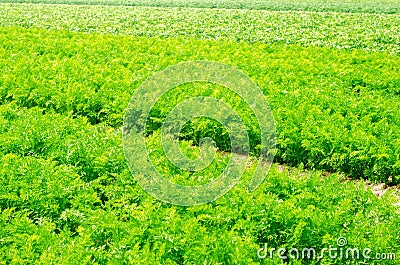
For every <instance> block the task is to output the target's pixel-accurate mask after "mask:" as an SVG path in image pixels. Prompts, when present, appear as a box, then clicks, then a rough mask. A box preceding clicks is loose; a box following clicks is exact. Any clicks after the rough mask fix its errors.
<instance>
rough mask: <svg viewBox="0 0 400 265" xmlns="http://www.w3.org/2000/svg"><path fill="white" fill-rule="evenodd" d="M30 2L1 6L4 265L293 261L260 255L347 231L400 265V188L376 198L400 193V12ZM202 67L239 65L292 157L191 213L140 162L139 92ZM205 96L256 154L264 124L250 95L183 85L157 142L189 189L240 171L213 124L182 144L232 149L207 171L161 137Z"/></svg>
mask: <svg viewBox="0 0 400 265" xmlns="http://www.w3.org/2000/svg"><path fill="white" fill-rule="evenodd" d="M24 2H25V1H24ZM30 2H35V3H20V4H19V3H15V1H14V3H2V4H0V164H1V167H0V264H246V265H247V264H276V265H278V264H282V260H281V259H280V258H278V257H277V256H275V257H274V258H273V259H270V258H266V259H260V258H259V257H258V256H257V250H258V249H259V248H260V247H263V246H264V245H265V243H267V244H268V246H269V247H270V248H276V249H278V248H287V249H290V248H292V247H296V248H300V249H302V248H309V247H315V248H317V249H318V250H321V249H323V248H328V249H329V248H332V247H333V248H334V247H336V246H337V245H338V244H337V240H338V238H340V237H345V238H346V240H347V244H346V247H351V248H355V247H357V248H359V249H361V250H362V249H364V248H370V249H371V250H372V254H371V256H373V255H374V254H376V253H395V254H396V255H397V259H396V260H392V259H387V260H380V261H379V264H400V243H399V242H400V231H399V229H398V228H399V227H400V214H399V208H398V206H397V207H396V206H393V205H394V204H395V203H398V199H396V197H395V196H394V194H395V192H393V193H392V192H387V193H386V194H385V195H384V196H382V197H380V198H377V197H376V196H375V195H373V194H372V192H371V191H370V190H368V189H366V188H365V187H364V179H368V180H369V181H376V182H385V183H387V184H388V185H392V186H394V185H399V184H400V113H399V110H400V14H399V7H398V5H399V1H379V2H377V1H348V2H345V3H338V2H332V1H317V0H316V1H308V2H302V1H297V0H296V1H290V2H289V1H278V2H277V1H274V2H270V1H230V0H229V1H228V0H226V1H209V0H204V1H200V0H192V1H187V2H186V1H183V0H179V1H178V0H177V1H118V0H115V1H107V2H105V1H100V0H99V1H97V0H87V1H84V2H83V1H82V2H79V1H65V2H62V3H69V4H62V5H61V4H43V3H44V2H46V0H44V1H40V3H38V2H39V1H35V0H32V1H30ZM50 2H51V3H55V2H57V3H61V2H59V1H50V0H49V1H48V2H46V3H50ZM80 3H82V4H89V5H79V4H80ZM99 4H107V5H99ZM130 5H138V6H130ZM183 6H185V7H183ZM194 7H196V8H194ZM197 7H200V8H197ZM210 7H211V8H210ZM278 10H288V11H278ZM305 10H311V11H313V12H308V11H305ZM314 11H326V12H314ZM330 11H337V12H330ZM189 60H212V61H217V62H222V63H225V64H229V65H232V66H234V67H236V68H237V69H239V70H241V71H243V72H244V73H246V74H247V75H248V76H249V77H250V78H251V79H252V80H254V82H255V83H257V84H258V86H259V87H260V89H261V91H262V93H263V94H264V95H265V98H266V99H267V100H268V102H269V104H270V106H271V109H272V112H273V114H274V118H275V121H276V129H277V153H276V157H275V161H276V162H277V164H274V165H273V166H272V169H271V172H270V173H269V174H268V175H267V177H266V179H265V181H264V183H262V185H261V186H260V187H259V188H258V189H256V190H255V191H254V192H253V193H249V192H248V191H247V190H246V187H247V186H246V184H248V182H249V180H250V178H251V174H252V172H253V171H254V166H253V165H252V164H249V166H248V167H247V168H246V170H245V173H244V176H243V179H242V180H241V182H240V183H239V185H237V186H236V187H234V188H233V189H232V190H231V191H230V192H229V193H227V194H226V195H225V196H223V197H221V198H219V199H218V200H216V201H214V202H212V203H208V204H205V205H200V206H192V207H178V206H173V205H170V204H166V203H162V202H160V201H158V200H156V199H155V198H153V197H152V196H150V195H149V194H147V193H146V192H145V191H144V190H143V189H142V188H141V187H139V186H138V184H137V183H136V182H135V180H134V178H133V176H132V175H131V172H130V171H129V169H128V166H127V164H126V161H125V157H124V152H123V146H122V135H121V126H122V124H123V116H124V113H125V110H126V107H127V105H128V102H129V100H130V98H131V97H132V95H133V93H134V92H135V91H136V89H137V88H138V87H139V85H140V84H142V83H143V82H144V81H145V80H146V78H148V77H149V76H151V75H153V74H155V73H156V72H158V71H160V70H162V69H165V68H166V67H168V66H170V65H174V64H176V63H179V62H185V61H189ZM200 95H203V96H213V97H216V98H219V99H221V100H223V101H224V102H226V103H227V104H229V105H230V106H232V107H233V108H234V109H235V110H236V111H237V112H238V113H239V114H241V115H242V116H243V117H244V118H243V119H244V123H245V125H246V128H247V130H248V134H249V138H250V144H251V154H252V156H253V159H257V154H258V153H257V150H258V149H257V148H258V146H259V144H260V132H259V127H258V126H257V124H256V121H255V120H254V115H253V114H252V113H251V112H250V111H249V109H248V106H247V105H246V104H244V103H243V102H242V100H241V99H240V97H238V95H236V94H234V93H233V92H232V91H230V90H229V89H227V88H224V87H220V86H216V85H210V84H208V85H207V84H203V83H195V82H194V83H191V84H184V85H182V86H178V87H176V88H175V89H173V90H171V91H170V92H169V93H168V94H167V95H165V96H164V97H162V98H161V100H160V102H159V103H157V104H156V106H155V108H154V110H153V112H152V113H151V114H152V115H151V119H150V121H149V123H148V131H147V132H148V137H147V138H146V144H147V147H148V150H150V151H149V153H150V155H149V156H150V159H151V161H152V162H153V163H154V164H155V166H156V167H157V168H158V169H159V170H160V171H162V172H163V174H165V175H166V176H167V177H169V178H170V179H171V180H172V181H174V182H176V183H183V184H187V185H197V184H198V183H204V182H206V181H208V180H210V179H212V178H215V177H216V176H218V175H219V174H220V173H221V171H222V170H223V169H224V167H225V166H226V165H227V157H226V154H229V151H230V150H229V141H228V140H229V139H228V138H227V137H224V136H223V132H224V131H223V130H222V129H221V126H218V125H216V124H215V123H213V122H212V121H209V120H208V121H207V120H193V121H191V122H190V123H188V126H187V127H185V130H183V132H182V139H181V149H182V150H183V152H184V153H185V154H189V155H191V156H196V154H197V153H196V152H198V149H197V148H196V147H195V146H196V145H198V144H199V139H201V138H203V137H212V138H214V139H215V140H216V144H217V146H218V148H219V149H220V151H223V152H218V153H217V156H216V158H215V160H214V161H213V163H212V164H211V165H210V166H209V167H207V168H206V169H205V170H204V171H201V172H185V171H184V170H177V168H176V167H175V166H173V165H171V163H169V162H168V160H167V158H166V156H165V154H164V151H163V150H162V148H161V146H160V144H159V143H160V127H161V124H162V122H163V120H164V119H165V117H166V116H167V114H168V113H169V111H170V110H171V109H172V108H173V107H174V106H175V105H176V104H177V103H178V102H182V101H183V100H185V99H187V98H190V97H193V96H200ZM349 179H352V180H356V179H357V180H361V181H360V183H355V182H354V181H348V180H349ZM397 205H398V204H397ZM373 257H375V256H373ZM377 262H378V261H376V260H372V259H360V260H351V259H346V258H336V259H332V258H329V257H328V255H325V256H324V257H323V258H322V259H320V260H306V261H305V260H298V259H297V260H296V259H291V260H290V261H289V264H296V265H297V264H305V263H306V264H376V263H377Z"/></svg>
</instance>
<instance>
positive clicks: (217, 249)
mask: <svg viewBox="0 0 400 265" xmlns="http://www.w3.org/2000/svg"><path fill="white" fill-rule="evenodd" d="M0 124H1V125H0V132H1V134H0V140H1V145H0V146H1V158H0V162H1V165H2V167H1V169H0V181H1V183H2V185H1V186H0V238H1V243H0V259H1V261H2V262H4V263H30V264H43V263H46V264H48V263H75V262H79V263H81V264H86V263H87V264H89V263H91V264H107V262H115V263H126V262H128V261H129V264H143V263H145V264H160V263H162V264H180V263H182V261H186V262H192V263H196V264H200V263H202V262H204V260H207V261H208V262H212V263H229V264H243V263H246V264H258V263H259V262H260V260H259V258H258V257H257V250H258V249H259V247H260V246H264V243H268V245H269V247H275V248H278V247H288V248H291V247H297V248H303V247H309V246H320V247H321V249H322V248H323V247H327V248H328V247H329V246H336V240H337V238H338V237H339V236H346V238H347V240H348V242H349V244H351V245H352V246H357V247H359V248H360V249H363V248H367V247H368V248H371V249H372V250H373V251H374V252H384V251H388V249H389V250H390V251H391V252H396V251H397V250H398V249H399V246H398V244H396V243H395V242H398V239H399V233H398V232H397V227H398V226H399V225H400V218H399V216H398V215H397V214H396V209H395V208H394V207H392V206H391V205H390V204H391V203H392V201H391V199H390V198H389V197H383V198H382V199H378V198H376V197H375V196H374V195H373V194H372V193H371V192H370V191H366V190H365V189H364V187H363V186H362V185H354V184H353V183H351V182H347V183H343V182H342V178H341V177H340V176H339V175H335V174H332V175H331V176H329V177H326V176H322V175H321V174H320V173H318V172H317V173H308V172H306V173H303V175H302V177H300V176H299V175H298V172H296V171H294V172H292V171H289V170H284V171H283V172H279V171H278V170H277V169H276V168H275V167H273V168H272V170H271V172H270V174H269V176H268V178H267V179H266V181H265V182H264V184H263V185H262V186H261V187H260V188H259V189H257V190H256V191H255V192H254V193H251V194H250V193H248V192H246V190H245V188H244V185H242V184H241V185H238V186H237V187H235V188H234V189H233V190H232V191H231V192H230V193H229V194H227V195H226V196H224V197H222V198H220V199H218V200H217V201H216V202H214V203H210V204H206V205H201V206H194V207H175V206H171V205H168V204H163V203H160V202H157V201H156V199H154V198H152V197H151V196H149V195H147V194H146V193H145V192H144V191H143V190H141V189H140V188H139V187H138V186H137V185H136V184H135V183H134V181H133V178H132V176H131V175H130V173H129V171H127V169H126V166H124V165H122V162H123V159H120V158H118V157H119V155H120V154H121V151H122V150H121V149H122V147H121V145H120V134H119V133H118V132H117V131H115V130H114V129H113V128H110V127H107V126H105V125H104V124H97V125H91V124H89V123H88V122H87V120H86V119H85V118H76V119H72V118H71V117H67V116H65V115H61V114H57V113H54V112H52V111H48V110H47V111H46V109H43V108H38V107H33V108H25V107H18V106H17V105H15V104H13V103H9V104H3V105H1V107H0ZM155 137H156V138H157V136H155ZM153 140H156V139H153V137H150V138H149V142H148V144H149V146H150V148H151V149H153V150H154V152H155V153H160V152H162V150H161V147H160V145H156V142H157V141H153ZM182 147H183V148H184V150H186V148H190V147H189V146H186V147H185V145H183V146H182ZM153 159H156V161H154V162H155V163H156V164H157V163H158V164H163V163H161V161H162V160H161V159H163V158H162V157H161V156H158V155H156V156H154V157H153ZM113 161H114V162H113ZM116 161H119V162H116ZM85 165H86V166H85ZM91 170H92V171H91ZM165 172H166V173H168V172H169V173H170V174H171V173H172V174H173V175H174V177H175V179H177V180H179V179H180V178H182V179H183V178H185V177H186V176H185V175H182V174H180V173H179V172H178V173H177V172H176V171H174V169H173V168H167V169H165ZM246 172H247V173H250V172H249V171H246ZM214 173H215V172H209V173H208V174H209V175H212V176H213V175H214ZM247 173H245V174H247ZM89 175H90V176H91V178H88V176H89ZM206 177H207V176H206ZM245 178H247V176H245ZM366 228H368V229H366ZM267 261H268V263H269V264H280V260H279V259H278V258H277V257H275V258H274V260H270V259H269V258H268V260H267ZM293 262H294V264H300V262H299V261H293ZM296 262H297V263H296ZM323 262H324V264H343V260H332V259H329V257H328V256H326V257H325V258H323ZM389 262H391V263H390V264H395V263H393V262H395V261H389ZM387 264H389V263H387Z"/></svg>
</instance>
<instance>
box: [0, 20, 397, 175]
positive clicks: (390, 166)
mask: <svg viewBox="0 0 400 265" xmlns="http://www.w3.org/2000/svg"><path fill="white" fill-rule="evenodd" d="M0 34H1V38H0V40H1V42H0V54H1V57H0V58H1V64H0V65H1V69H0V71H1V72H2V73H3V74H2V76H1V78H0V96H1V98H0V102H2V103H3V104H5V103H7V102H13V103H14V104H17V105H18V106H21V107H35V106H38V107H40V108H44V109H45V110H46V111H55V112H57V113H60V114H64V115H68V116H70V117H86V118H87V119H88V121H89V123H91V124H98V123H102V122H105V123H106V124H108V125H111V126H113V127H115V128H118V127H119V126H121V125H122V117H123V115H124V111H125V108H126V107H127V104H128V102H129V100H130V97H131V96H132V94H133V92H134V91H135V89H136V88H137V87H138V86H139V85H140V84H141V82H143V81H144V79H145V78H146V77H147V76H150V75H151V74H152V73H155V72H156V71H158V70H161V69H163V68H165V67H167V66H168V65H173V64H175V63H178V62H181V61H188V60H199V59H207V60H214V61H220V62H225V63H228V64H231V65H234V66H235V67H237V68H239V69H241V70H242V71H244V72H245V73H247V74H248V75H249V76H250V77H251V78H252V79H253V80H254V81H255V82H256V83H257V84H259V86H260V88H261V90H262V91H263V93H264V94H265V96H266V98H267V100H268V101H269V103H270V105H271V108H272V111H273V113H274V116H275V120H276V123H277V132H278V135H277V137H278V146H277V147H278V153H277V156H276V158H277V160H278V161H280V162H285V163H289V164H292V165H299V164H304V165H305V166H307V167H310V168H319V169H325V170H329V171H340V172H344V173H346V174H348V175H350V176H352V177H361V178H370V179H371V180H379V181H385V182H389V183H390V182H392V183H399V181H400V178H399V177H400V159H399V151H400V148H399V146H400V143H399V139H400V137H399V132H400V129H399V124H400V117H399V115H398V109H400V106H399V104H400V103H399V100H398V99H399V87H400V86H399V82H400V80H399V76H400V75H399V69H400V68H399V64H400V60H399V57H397V56H390V55H387V54H380V53H377V54H375V53H371V54H368V53H365V52H362V51H353V52H348V51H340V50H333V49H326V48H315V47H308V48H304V47H301V46H295V45H291V46H286V45H272V46H271V45H266V44H252V45H247V44H238V43H234V42H223V41H219V42H216V41H201V40H195V39H189V38H184V39H167V40H165V39H160V38H145V37H142V38H132V37H127V36H119V37H116V36H110V35H96V34H92V35H87V34H82V33H72V32H63V31H60V32H57V31H44V30H38V29H30V30H27V29H22V28H2V29H1V31H0ZM193 47H196V49H193ZM255 61H256V62H257V64H254V62H255ZM211 88H212V87H211ZM180 89H183V91H182V90H181V91H180V90H179V89H178V88H177V90H175V92H174V91H172V93H171V95H170V97H169V99H168V100H163V101H162V102H161V104H159V105H158V107H157V108H156V109H155V110H154V115H155V116H154V118H156V119H154V120H155V122H154V124H153V125H154V126H153V128H152V130H157V128H159V127H160V126H161V122H162V120H163V118H164V117H166V115H167V113H168V111H169V110H170V109H171V107H173V106H172V105H173V104H176V103H177V102H179V101H182V100H183V99H185V97H188V96H190V95H189V94H193V95H200V94H202V93H203V94H204V93H206V94H207V93H208V94H207V95H213V96H215V97H217V98H218V97H220V98H222V99H225V100H226V101H227V102H228V103H229V102H231V103H232V101H234V102H235V100H232V98H234V97H233V96H232V93H229V91H225V90H221V91H219V92H218V93H216V94H215V93H214V94H212V93H213V92H212V89H211V90H210V88H208V89H207V88H205V87H203V86H198V87H197V88H194V89H191V88H189V87H187V86H186V87H185V86H184V87H181V88H180ZM183 92H184V93H183ZM189 92H190V93H189ZM192 92H193V93H192ZM230 98H231V101H229V99H230ZM233 106H234V107H235V108H236V109H237V110H238V111H239V112H243V113H246V106H245V105H243V104H241V103H238V104H237V105H235V104H233ZM248 117H250V118H249V119H250V120H249V122H248V123H247V124H252V122H251V115H250V116H248ZM250 127H251V126H250ZM192 132H193V133H188V134H187V135H186V137H185V138H186V139H188V140H196V139H201V137H202V136H210V135H211V136H218V134H219V129H218V128H217V129H216V128H215V127H214V126H209V127H207V126H205V127H204V126H197V125H196V124H193V130H192ZM11 134H12V133H11ZM250 134H254V135H253V137H252V139H253V140H254V141H255V142H254V143H253V147H255V145H257V127H251V128H250ZM191 135H192V137H193V135H195V136H196V137H197V138H196V139H193V138H192V139H191V138H190V137H191ZM224 141H225V139H224V138H221V140H220V143H219V144H220V146H227V143H225V142H224ZM2 146H3V145H2ZM21 150H23V149H21ZM89 160H90V159H89ZM78 161H80V160H79V159H77V162H78ZM91 167H92V166H90V168H91Z"/></svg>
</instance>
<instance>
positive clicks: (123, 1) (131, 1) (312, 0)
mask: <svg viewBox="0 0 400 265" xmlns="http://www.w3.org/2000/svg"><path fill="white" fill-rule="evenodd" d="M0 2H4V3H36V4H38V3H42V4H78V5H123V6H153V7H183V8H186V7H191V8H224V9H251V10H277V11H283V10H290V11H294V10H297V11H318V12H357V13H386V14H395V13H399V11H400V3H399V2H398V1H396V0H385V1H377V0H364V1H362V2H360V1H354V0H353V1H346V2H344V1H332V0H330V1H323V0H308V1H300V0H295V1H288V0H279V1H265V0H264V1H252V0H240V1H234V0H218V1H215V0H190V1H187V0H155V1H154V0H0Z"/></svg>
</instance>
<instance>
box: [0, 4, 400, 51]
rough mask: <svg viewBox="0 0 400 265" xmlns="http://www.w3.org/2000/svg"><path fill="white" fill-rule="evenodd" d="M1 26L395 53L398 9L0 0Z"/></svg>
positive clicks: (398, 36) (398, 38)
mask: <svg viewBox="0 0 400 265" xmlns="http://www.w3.org/2000/svg"><path fill="white" fill-rule="evenodd" d="M0 7H1V8H0V21H2V25H4V26H7V25H8V26H11V25H16V26H23V27H39V28H45V29H65V30H72V31H80V32H89V33H91V32H99V33H111V34H127V35H131V36H148V37H151V36H160V37H166V38H169V37H180V36H182V37H193V38H196V39H212V40H221V39H222V40H231V41H244V42H247V43H259V42H262V43H284V44H302V45H313V46H323V47H332V48H337V49H363V50H367V51H385V52H389V53H392V54H397V55H399V54H400V15H397V14H396V15H379V14H347V13H310V12H272V11H257V10H255V11H254V10H223V9H189V8H185V9H180V8H152V7H121V6H75V5H72V6H68V5H67V6H66V5H41V4H40V5H32V4H27V5H26V4H21V5H15V4H1V5H0Z"/></svg>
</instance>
